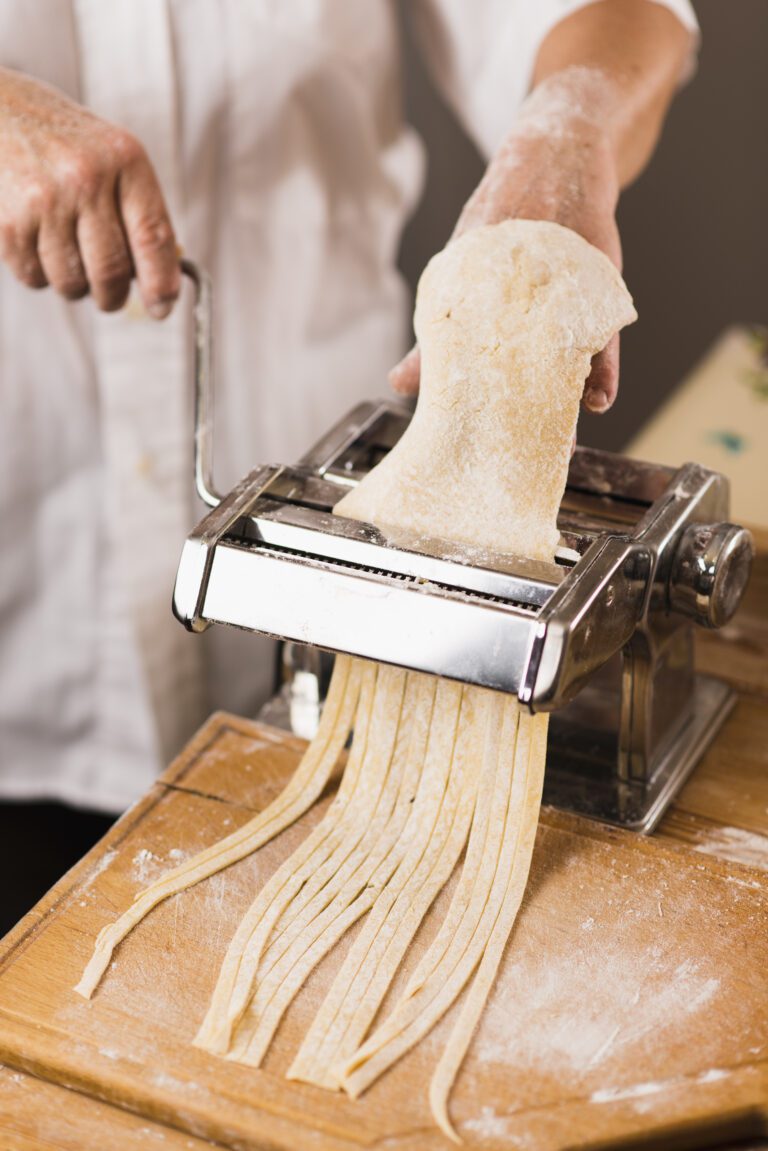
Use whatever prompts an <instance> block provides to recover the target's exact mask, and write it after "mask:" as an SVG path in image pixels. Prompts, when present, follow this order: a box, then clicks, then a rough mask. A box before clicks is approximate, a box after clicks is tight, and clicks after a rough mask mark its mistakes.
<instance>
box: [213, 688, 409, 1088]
mask: <svg viewBox="0 0 768 1151" xmlns="http://www.w3.org/2000/svg"><path fill="white" fill-rule="evenodd" d="M393 674H394V673H393ZM400 674H401V676H402V678H403V679H405V673H404V672H402V673H400ZM407 695H408V692H407V690H406V696H407ZM383 702H385V701H383ZM401 702H402V703H403V704H405V700H403V701H401ZM390 704H391V701H390ZM379 710H380V711H381V715H380V723H381V724H386V723H387V722H389V723H390V727H391V729H392V732H393V734H394V733H395V732H397V731H398V727H399V724H398V722H397V717H396V716H393V715H392V714H391V706H390V708H389V710H388V709H387V708H383V709H382V708H380V709H379ZM412 710H413V709H412V700H410V701H409V706H408V707H407V708H406V711H407V713H408V721H409V722H407V723H405V725H404V726H405V728H410V727H411V726H412V725H411V723H410V720H411V719H412V718H413V717H412V716H411V715H410V713H411V711H412ZM402 715H403V713H402V712H401V716H400V718H401V719H402ZM378 734H381V733H380V732H379V733H378ZM374 735H375V733H372V736H371V741H372V740H373V739H374ZM385 746H386V745H385V743H379V744H378V746H376V745H375V746H374V748H373V750H370V748H369V752H368V756H367V761H368V762H367V767H366V770H367V771H368V772H370V773H372V774H373V776H374V778H375V777H377V776H378V777H381V778H384V777H386V783H385V786H384V787H383V789H382V792H381V796H380V798H379V799H378V802H377V801H376V796H375V794H373V795H372V797H371V800H370V801H371V804H372V810H370V811H368V812H360V813H359V816H360V818H359V819H357V820H356V823H357V827H356V828H355V834H354V835H350V834H347V835H345V836H344V837H343V839H342V840H341V842H340V844H339V847H338V849H337V851H336V852H334V854H332V855H331V856H329V858H328V860H327V861H326V863H325V864H324V866H323V868H321V869H320V871H321V872H325V873H326V874H325V876H324V878H323V881H322V883H321V885H320V888H319V890H316V891H315V894H314V897H313V898H312V899H311V900H310V901H309V902H308V903H306V904H305V906H304V907H303V909H302V911H301V914H300V915H298V916H292V915H291V913H292V911H293V908H294V904H295V903H296V899H295V898H294V899H293V901H292V903H291V904H289V905H288V906H287V907H286V908H285V909H284V911H283V914H282V917H281V919H280V920H279V921H278V926H276V927H275V929H274V930H273V932H272V936H271V940H270V944H269V947H268V949H267V950H266V952H265V953H264V955H263V957H262V959H261V961H260V964H259V966H258V969H257V973H256V979H255V985H256V991H255V993H254V995H253V998H252V999H251V1000H250V1004H249V1006H248V1008H247V1012H246V1014H245V1016H244V1017H243V1019H242V1021H241V1022H239V1023H238V1025H237V1029H236V1033H235V1037H234V1039H233V1041H232V1044H231V1047H230V1050H229V1052H228V1054H229V1057H230V1058H232V1059H235V1060H238V1061H240V1062H247V1063H248V1064H250V1065H252V1066H258V1065H259V1063H260V1062H261V1059H262V1058H263V1055H264V1054H265V1052H266V1049H267V1047H268V1045H269V1042H270V1040H271V1038H272V1034H273V1033H274V1030H275V1028H276V1027H277V1024H278V1023H279V1021H280V1018H281V1017H282V1014H283V1012H284V1010H285V1008H286V1007H287V1006H288V1004H289V1003H290V1001H291V999H292V998H293V996H294V995H295V993H296V990H298V984H297V980H298V983H300V982H303V980H304V979H305V978H306V976H307V975H308V974H309V972H310V971H311V970H312V968H313V967H314V966H315V965H316V963H317V962H319V960H320V958H322V955H323V954H325V953H326V952H327V951H328V950H329V949H330V947H331V946H332V945H333V943H335V942H336V941H337V940H338V939H339V938H341V935H343V933H344V932H345V931H346V930H347V928H348V927H349V926H350V925H351V923H353V922H354V921H355V920H356V919H357V918H359V917H360V915H362V914H364V912H365V911H366V910H367V909H368V908H369V907H370V905H371V903H372V902H373V901H374V899H375V898H376V891H375V889H374V888H373V887H372V886H371V885H370V884H369V880H370V877H371V875H372V873H373V872H374V871H375V869H376V867H377V865H379V864H380V863H381V862H382V860H385V859H386V857H387V855H388V852H389V850H390V849H391V846H392V840H393V833H392V830H391V829H392V827H393V826H394V825H395V824H397V823H400V824H401V823H402V821H403V816H404V814H405V811H404V809H408V810H410V805H409V804H408V802H407V797H404V796H403V795H402V794H401V793H402V790H403V784H404V783H405V787H406V789H408V790H410V791H411V796H412V794H413V792H412V788H413V785H414V779H413V776H414V774H415V772H414V770H413V767H412V766H411V762H410V757H409V754H408V753H409V750H410V740H407V739H406V740H405V741H404V740H401V739H398V740H397V741H396V744H395V749H394V754H389V759H390V766H389V770H388V769H387V763H386V762H385V761H382V760H380V756H381V754H382V751H383V749H384V748H385ZM405 776H408V777H410V778H407V779H405V778H404V777H405ZM370 790H371V789H370V788H369V791H370ZM398 798H399V799H400V803H399V815H398V816H396V811H397V808H398V803H397V800H398ZM291 862H293V860H292V861H291ZM392 866H393V867H394V864H392ZM334 868H335V869H336V870H335V871H334V870H333V869H334ZM300 894H303V890H302V892H301V893H300ZM284 920H287V921H288V925H287V926H286V927H285V929H284V930H283V931H279V930H278V927H279V925H280V924H282V923H283V921H284ZM298 971H301V972H302V974H301V976H300V977H299V976H298V975H297V972H298ZM292 988H295V989H294V990H292ZM256 1032H258V1033H259V1034H258V1038H257V1037H256Z"/></svg>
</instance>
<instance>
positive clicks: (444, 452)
mask: <svg viewBox="0 0 768 1151" xmlns="http://www.w3.org/2000/svg"><path fill="white" fill-rule="evenodd" d="M635 318H636V313H635V309H634V307H633V306H632V299H631V297H630V295H629V292H628V291H627V289H626V287H625V285H624V281H623V280H622V278H621V276H620V274H619V272H618V271H617V269H616V268H615V267H614V265H613V264H612V263H611V261H610V260H609V259H608V257H607V256H605V255H604V254H603V253H602V252H600V251H598V250H597V248H594V247H593V246H592V245H591V244H589V243H587V241H586V240H584V239H582V237H581V236H579V235H577V234H576V232H572V231H570V229H568V228H563V227H561V226H560V225H559V224H551V223H547V222H544V221H540V220H507V221H505V222H504V223H502V224H493V225H489V226H487V227H484V228H475V229H473V230H472V231H471V232H466V233H465V234H464V235H463V236H462V237H461V238H460V239H458V240H456V241H454V242H453V243H452V244H450V245H449V246H448V247H447V248H446V249H445V250H444V251H442V252H440V253H438V255H437V256H435V257H434V258H433V259H432V260H431V261H430V263H429V264H428V266H427V268H426V271H425V272H424V274H423V276H422V277H421V281H420V283H419V290H418V294H417V297H416V315H415V320H414V327H415V329H416V336H417V338H418V341H419V346H420V348H421V390H420V392H419V400H418V405H417V408H416V413H415V415H414V417H413V420H412V421H411V424H410V427H409V428H408V430H407V431H406V433H405V435H404V436H403V437H402V439H401V440H400V442H399V443H398V444H396V446H395V447H394V448H393V449H392V451H391V452H390V453H389V454H388V455H387V456H386V457H385V458H384V460H382V462H381V463H380V464H379V466H378V467H377V468H375V469H374V470H373V471H372V472H371V473H370V474H369V475H368V476H366V478H365V479H364V480H363V481H362V483H360V484H358V486H357V488H355V489H354V490H353V491H351V492H350V493H349V495H347V496H345V497H344V499H343V500H341V501H340V503H339V504H337V506H336V512H337V514H340V515H344V516H349V517H350V518H351V519H359V520H367V521H369V522H370V523H375V524H379V525H382V526H387V525H392V526H395V527H400V528H408V529H410V530H412V531H414V532H416V533H418V534H421V535H427V536H432V537H439V538H443V539H449V540H456V541H458V542H460V543H465V544H468V545H470V546H473V545H474V546H476V547H484V548H489V549H490V550H492V551H497V552H512V553H516V554H518V555H525V556H528V557H530V558H532V559H544V560H551V559H552V557H553V555H554V551H555V547H556V545H557V538H558V537H557V527H556V519H557V512H558V510H559V507H560V500H561V498H562V494H563V490H564V488H565V480H566V476H567V473H568V462H569V459H570V450H571V442H572V440H573V437H574V434H575V432H576V421H577V419H578V415H579V404H580V401H581V394H582V391H583V388H584V380H585V379H586V377H587V376H588V375H589V370H590V361H591V359H592V356H593V355H594V354H595V353H596V352H599V351H601V350H602V348H604V347H605V345H606V344H607V343H608V340H609V339H610V338H611V336H612V335H613V334H614V333H615V332H616V331H618V329H619V328H622V327H624V325H625V324H628V323H631V321H632V320H634V319H635Z"/></svg>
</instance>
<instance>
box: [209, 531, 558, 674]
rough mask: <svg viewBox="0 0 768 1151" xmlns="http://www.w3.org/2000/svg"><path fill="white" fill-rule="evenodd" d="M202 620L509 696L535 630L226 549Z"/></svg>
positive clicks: (452, 604) (284, 560) (470, 602)
mask: <svg viewBox="0 0 768 1151" xmlns="http://www.w3.org/2000/svg"><path fill="white" fill-rule="evenodd" d="M427 587H429V591H427ZM202 615H203V618H204V619H205V620H207V621H210V622H213V623H225V624H232V625H234V626H236V627H241V628H246V629H247V630H249V631H257V632H263V633H265V634H267V635H273V636H278V637H280V638H284V639H291V640H296V641H298V642H300V643H308V644H314V645H316V646H317V647H322V648H328V649H330V650H332V651H343V652H347V653H350V654H352V655H357V656H361V657H363V658H366V659H376V660H380V661H383V662H384V663H393V664H398V665H400V666H403V667H410V668H413V669H414V670H416V671H424V672H430V673H432V674H434V675H443V676H447V677H449V678H451V679H458V680H461V681H463V682H466V683H474V684H477V685H479V686H481V687H490V688H495V689H497V690H500V691H506V692H512V693H515V694H517V691H518V689H519V687H520V682H521V677H522V674H523V671H524V668H525V663H526V660H527V658H528V651H529V646H530V641H531V637H532V632H533V628H534V627H535V623H536V615H535V613H533V612H531V613H527V612H524V611H515V610H512V609H509V608H506V607H504V606H501V605H498V604H496V603H494V602H493V601H490V600H482V599H472V598H471V597H470V596H461V595H451V594H450V593H443V592H442V591H441V589H435V588H434V587H433V586H430V585H420V584H419V583H417V582H408V581H402V582H400V581H398V580H394V579H387V580H378V579H375V578H369V577H366V576H365V575H363V574H361V573H359V572H357V571H355V570H354V569H350V570H348V571H345V570H344V569H335V570H334V569H329V568H319V567H318V566H317V564H316V563H312V564H309V563H306V562H302V559H301V557H296V558H293V557H290V558H289V557H286V556H285V555H281V556H273V555H270V554H269V552H267V551H266V550H262V549H248V548H245V547H241V546H238V545H236V544H228V543H221V544H219V546H218V547H217V548H216V551H215V554H214V556H213V561H212V564H211V570H210V579H209V582H208V588H207V591H206V594H205V599H204V603H203V607H202Z"/></svg>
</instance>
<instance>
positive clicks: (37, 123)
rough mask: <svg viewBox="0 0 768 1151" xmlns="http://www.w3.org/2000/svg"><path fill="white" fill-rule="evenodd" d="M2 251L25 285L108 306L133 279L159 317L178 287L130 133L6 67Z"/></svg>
mask: <svg viewBox="0 0 768 1151" xmlns="http://www.w3.org/2000/svg"><path fill="white" fill-rule="evenodd" d="M0 154H2V157H3V163H2V167H0V256H1V257H2V259H3V260H4V261H5V262H6V264H8V266H9V268H10V269H11V271H12V272H13V273H14V275H15V276H16V277H17V279H19V280H20V281H21V282H22V283H23V284H26V285H27V286H28V287H30V288H44V287H46V285H48V284H50V285H51V287H52V288H54V290H55V291H57V292H59V293H60V294H61V295H62V296H65V297H66V298H67V299H70V300H77V299H80V298H81V297H82V296H85V295H87V294H88V293H89V292H90V294H91V295H92V296H93V299H94V301H95V303H96V305H97V306H98V307H99V308H101V309H102V310H103V311H105V312H111V311H115V310H116V309H117V308H120V307H122V306H123V304H124V303H125V301H126V299H127V297H128V292H129V290H130V284H131V279H132V278H133V276H134V275H135V276H136V279H137V280H138V284H139V289H140V292H141V297H142V300H143V301H144V305H145V307H146V309H147V311H148V312H149V314H150V315H151V316H153V317H154V318H155V319H163V318H164V317H165V316H167V315H168V313H169V312H170V310H171V308H172V307H173V303H174V301H175V299H176V297H177V296H178V294H179V286H180V273H179V261H178V254H177V248H176V241H175V237H174V232H173V227H172V224H171V221H170V219H169V216H168V211H167V209H166V206H165V202H164V199H163V194H162V192H161V190H160V187H159V185H158V182H157V177H156V176H155V173H154V171H153V169H152V165H151V164H150V162H149V159H148V157H147V155H146V152H145V151H144V149H143V147H142V146H141V144H140V143H139V141H138V140H137V139H136V138H135V137H134V136H132V135H131V134H130V133H129V132H126V131H124V130H123V129H122V128H118V127H116V126H115V125H112V124H109V123H107V122H106V121H104V120H101V119H99V118H98V117H97V116H94V115H93V114H92V113H91V112H89V111H88V110H87V109H85V108H83V107H81V106H80V105H78V104H75V103H74V102H73V101H71V100H69V99H67V97H65V96H64V95H62V94H61V93H60V92H57V91H56V90H55V89H53V88H50V87H48V86H47V85H45V84H42V83H39V82H37V81H35V80H31V79H29V78H27V77H26V76H22V75H21V74H19V73H16V72H12V71H8V70H5V69H0Z"/></svg>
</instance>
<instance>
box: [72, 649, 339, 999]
mask: <svg viewBox="0 0 768 1151" xmlns="http://www.w3.org/2000/svg"><path fill="white" fill-rule="evenodd" d="M361 667H362V665H361V664H360V662H359V661H356V660H352V659H350V658H349V657H348V656H340V657H339V659H337V661H336V666H335V668H334V677H333V679H334V682H333V684H332V685H331V688H330V690H329V693H328V698H327V700H326V704H325V708H324V709H323V714H322V717H321V719H320V725H319V727H318V731H317V735H316V736H315V738H314V740H313V741H312V743H311V744H310V745H309V747H308V748H307V750H306V752H305V753H304V756H303V757H302V760H301V763H300V764H299V766H298V767H297V769H296V771H295V773H294V774H293V776H292V777H291V779H290V780H289V781H288V783H287V784H286V786H285V788H284V789H283V791H282V792H281V793H280V795H278V796H277V798H276V799H275V800H274V802H273V803H271V804H270V805H269V807H266V808H265V809H264V811H260V812H259V814H258V815H256V816H254V818H253V819H251V820H249V821H248V823H246V824H244V825H243V827H240V828H238V830H237V831H235V832H233V833H232V835H228V836H226V838H224V839H222V840H219V842H218V843H215V844H213V846H212V847H208V848H206V849H205V850H204V851H201V852H200V853H199V854H198V855H195V856H193V857H192V859H188V860H185V862H184V863H182V864H180V865H179V866H178V867H174V868H173V869H172V870H171V871H169V872H167V874H166V875H163V876H161V878H160V879H158V880H156V881H155V882H154V883H152V884H150V885H149V887H147V888H145V889H144V891H142V892H140V893H139V895H138V896H137V897H136V899H135V900H134V902H133V904H132V905H131V907H129V908H128V910H127V911H126V912H124V913H123V914H122V915H121V916H120V918H119V919H116V920H115V922H114V923H111V924H109V925H108V926H107V927H105V928H103V929H102V930H101V931H100V932H99V935H98V937H97V939H96V945H95V947H94V952H93V955H92V957H91V959H90V961H89V963H88V965H87V966H86V968H85V970H84V972H83V975H82V977H81V979H80V982H79V983H78V984H77V986H76V987H75V991H76V992H77V993H78V994H79V995H82V996H83V997H84V998H85V999H90V997H91V995H92V994H93V992H94V991H95V989H96V987H97V986H98V985H99V982H100V981H101V978H102V976H103V974H104V972H105V971H106V969H107V967H108V966H109V963H110V960H111V959H112V955H113V952H114V950H115V948H116V947H117V946H118V944H119V943H121V942H122V941H123V939H125V937H126V935H128V934H129V932H131V931H132V930H133V928H134V927H136V926H137V924H139V923H141V921H142V919H144V917H145V916H146V915H148V914H149V912H150V911H152V909H153V908H154V907H156V906H157V905H158V903H162V902H163V900H165V899H168V898H169V897H170V896H171V895H177V894H178V893H179V892H180V891H186V890H187V888H189V887H193V886H194V884H196V883H200V881H201V880H203V879H208V878H209V877H210V876H212V875H215V874H216V872H218V871H222V870H223V869H224V868H225V867H229V866H231V864H233V863H237V862H238V861H239V860H240V859H244V858H245V857H246V856H247V855H250V854H251V853H252V852H253V851H256V850H257V848H259V847H261V846H263V844H265V843H267V842H268V841H269V840H270V839H273V838H274V837H275V836H276V835H278V834H279V833H280V832H281V831H283V830H284V829H285V828H286V827H290V825H291V824H292V823H295V821H296V820H297V819H298V818H299V817H300V816H301V815H303V814H304V812H305V811H308V810H309V808H310V807H311V806H312V804H313V803H315V801H316V800H317V799H318V798H319V796H320V794H321V793H322V791H323V789H324V787H325V786H326V784H327V783H328V780H329V779H330V777H331V774H332V772H333V769H334V768H335V766H336V764H337V762H338V759H339V756H340V755H341V752H342V751H343V750H344V745H345V743H346V742H347V738H348V736H349V732H350V730H351V728H352V720H353V717H354V713H355V709H356V707H357V702H358V698H359V694H360V685H361Z"/></svg>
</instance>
